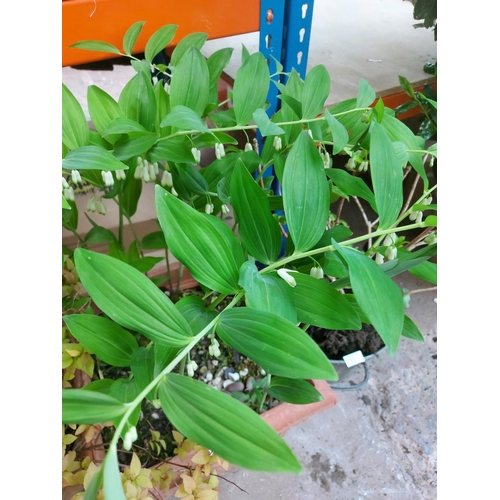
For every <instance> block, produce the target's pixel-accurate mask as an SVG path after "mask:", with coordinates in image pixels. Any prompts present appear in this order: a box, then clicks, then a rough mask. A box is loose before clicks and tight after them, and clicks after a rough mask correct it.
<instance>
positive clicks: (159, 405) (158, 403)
mask: <svg viewBox="0 0 500 500" xmlns="http://www.w3.org/2000/svg"><path fill="white" fill-rule="evenodd" d="M153 406H154V407H155V408H156V409H157V410H159V409H160V408H161V401H160V400H159V399H153Z"/></svg>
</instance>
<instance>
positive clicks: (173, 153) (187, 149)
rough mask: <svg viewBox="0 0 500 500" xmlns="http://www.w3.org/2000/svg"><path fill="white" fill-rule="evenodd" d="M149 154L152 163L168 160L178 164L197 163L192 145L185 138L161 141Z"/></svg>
mask: <svg viewBox="0 0 500 500" xmlns="http://www.w3.org/2000/svg"><path fill="white" fill-rule="evenodd" d="M148 154H149V158H150V160H151V161H163V160H167V161H172V162H176V163H192V164H194V163H195V161H194V158H193V154H192V153H191V146H190V143H189V142H188V141H187V140H186V138H185V137H172V138H171V139H160V140H159V141H158V142H157V143H156V144H155V145H154V146H153V147H152V148H151V149H150V151H149V153H148Z"/></svg>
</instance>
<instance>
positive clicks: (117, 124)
mask: <svg viewBox="0 0 500 500" xmlns="http://www.w3.org/2000/svg"><path fill="white" fill-rule="evenodd" d="M133 132H142V133H143V132H147V130H146V128H145V127H143V126H142V125H141V124H140V123H137V122H136V121H134V120H131V119H130V118H125V117H124V116H118V117H116V118H115V119H113V120H112V121H110V122H109V123H108V125H107V127H106V128H105V129H104V130H103V131H102V136H103V137H107V136H109V135H113V134H114V135H117V134H131V133H133Z"/></svg>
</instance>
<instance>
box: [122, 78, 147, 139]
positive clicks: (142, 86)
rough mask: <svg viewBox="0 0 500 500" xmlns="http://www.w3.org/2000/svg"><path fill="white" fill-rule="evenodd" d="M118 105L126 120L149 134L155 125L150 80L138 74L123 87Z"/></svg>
mask: <svg viewBox="0 0 500 500" xmlns="http://www.w3.org/2000/svg"><path fill="white" fill-rule="evenodd" d="M118 104H119V105H120V107H121V109H122V110H123V112H124V113H125V116H126V117H127V118H130V119H131V120H133V121H135V122H137V123H140V124H141V125H142V126H143V127H144V128H145V129H146V130H148V131H149V132H154V130H155V124H156V99H155V94H154V91H153V86H152V85H151V81H150V79H149V78H148V77H147V76H146V75H145V74H144V72H142V71H141V72H139V73H137V74H136V75H135V76H133V77H132V78H131V79H130V80H129V81H128V82H127V84H126V85H125V87H124V88H123V90H122V91H121V94H120V97H119V98H118Z"/></svg>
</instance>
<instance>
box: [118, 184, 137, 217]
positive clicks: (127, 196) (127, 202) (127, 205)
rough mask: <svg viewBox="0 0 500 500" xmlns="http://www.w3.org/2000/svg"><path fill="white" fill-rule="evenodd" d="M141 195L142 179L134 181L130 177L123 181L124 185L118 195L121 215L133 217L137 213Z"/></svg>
mask: <svg viewBox="0 0 500 500" xmlns="http://www.w3.org/2000/svg"><path fill="white" fill-rule="evenodd" d="M141 193H142V179H134V178H133V177H132V176H131V175H130V176H128V178H127V179H126V180H125V185H124V186H123V190H122V192H121V194H120V200H119V202H120V206H121V208H122V210H123V215H125V216H126V217H129V218H131V217H133V216H134V214H135V213H136V212H137V207H138V205H139V199H140V197H141Z"/></svg>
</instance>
